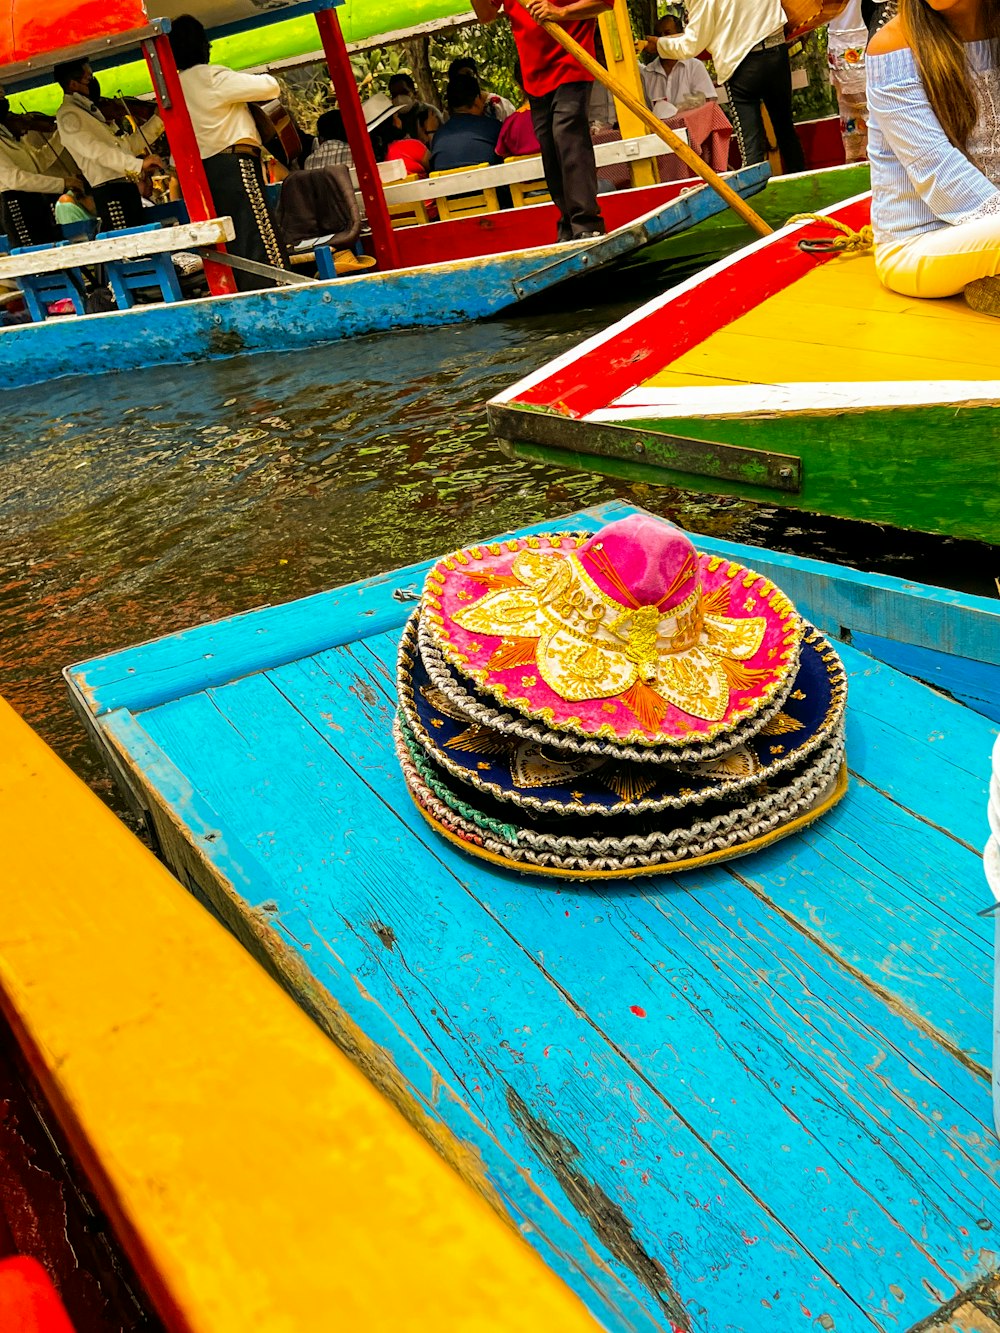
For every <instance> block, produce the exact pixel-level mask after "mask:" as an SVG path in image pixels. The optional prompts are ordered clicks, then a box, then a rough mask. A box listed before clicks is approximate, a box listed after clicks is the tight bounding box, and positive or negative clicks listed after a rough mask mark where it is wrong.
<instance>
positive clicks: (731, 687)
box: [421, 514, 802, 750]
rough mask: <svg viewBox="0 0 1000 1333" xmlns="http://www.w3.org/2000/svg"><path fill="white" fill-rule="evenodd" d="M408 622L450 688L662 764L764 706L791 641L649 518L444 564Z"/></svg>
mask: <svg viewBox="0 0 1000 1333" xmlns="http://www.w3.org/2000/svg"><path fill="white" fill-rule="evenodd" d="M421 621H422V624H423V626H424V627H425V629H426V632H427V634H428V636H429V638H430V640H431V642H432V644H433V645H434V647H436V649H437V650H438V651H439V652H440V653H441V655H442V656H443V658H444V659H445V661H446V663H447V664H448V665H449V666H450V667H451V668H453V669H454V671H455V672H456V673H457V675H458V677H459V678H460V679H465V680H466V681H467V682H469V683H470V686H471V688H472V689H473V690H474V691H475V692H476V694H478V695H479V696H480V697H482V696H490V697H492V698H493V699H494V700H496V701H497V702H498V703H499V704H500V705H501V706H502V708H503V709H505V710H509V711H510V712H512V713H514V714H516V715H520V716H523V717H526V718H531V719H536V720H538V721H540V722H542V723H544V724H545V726H546V727H547V728H550V729H551V730H553V731H554V732H557V733H565V734H568V735H572V736H577V737H583V738H593V739H603V740H606V741H609V742H611V743H613V744H617V745H637V746H640V747H648V748H650V749H652V748H659V747H668V748H669V749H671V750H672V749H680V748H685V747H686V748H690V747H691V746H692V745H694V746H698V745H699V744H702V743H708V742H711V741H713V740H715V739H716V738H723V737H726V736H729V735H730V734H732V733H734V732H736V731H737V730H739V729H741V728H744V727H745V725H746V724H748V723H750V722H751V720H752V719H753V718H755V717H756V716H757V715H759V714H762V713H763V712H765V711H766V710H768V708H773V707H774V706H775V705H776V703H777V701H778V700H779V699H780V698H781V697H782V693H783V692H785V691H787V689H788V688H789V686H790V684H791V681H792V679H793V677H794V674H795V671H796V669H797V666H798V659H799V643H800V638H801V633H802V627H801V622H800V621H799V617H798V615H797V614H796V611H795V608H794V607H793V606H792V604H791V602H790V601H789V599H788V598H787V597H786V596H785V595H784V593H782V592H781V591H780V590H779V589H777V588H776V587H775V586H774V585H773V584H772V583H770V582H769V581H768V580H767V579H765V578H764V577H763V576H761V575H760V574H757V573H755V572H754V571H753V570H752V569H748V568H746V567H745V566H743V565H740V564H736V563H733V562H731V561H727V560H724V559H722V558H720V557H719V556H708V555H704V554H701V553H699V552H698V551H696V550H695V548H694V545H693V544H692V542H691V541H690V539H689V538H688V537H687V536H686V535H685V534H684V533H683V532H682V531H681V530H680V529H679V528H677V527H675V526H674V525H673V524H671V523H668V522H666V521H665V520H663V519H659V518H655V517H654V516H653V515H649V514H635V515H630V516H629V517H628V518H624V519H621V520H619V521H618V522H616V523H611V524H609V525H608V526H607V527H605V528H603V529H601V531H599V532H597V533H595V534H593V535H590V536H582V535H575V534H570V535H561V534H555V533H553V534H548V535H543V536H537V537H521V538H517V539H511V540H509V541H504V542H491V543H489V544H487V545H485V546H473V547H470V548H468V549H467V550H463V551H457V552H455V553H454V554H453V555H450V556H447V557H445V558H444V559H443V560H440V561H439V562H438V563H437V565H435V567H434V568H433V569H432V570H431V572H430V574H429V575H428V577H427V582H426V585H425V588H424V595H423V601H422V605H421Z"/></svg>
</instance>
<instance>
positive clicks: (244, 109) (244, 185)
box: [170, 14, 288, 292]
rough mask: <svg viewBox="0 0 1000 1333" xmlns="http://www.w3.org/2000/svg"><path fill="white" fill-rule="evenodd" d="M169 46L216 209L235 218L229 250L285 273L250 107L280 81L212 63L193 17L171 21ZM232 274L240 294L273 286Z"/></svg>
mask: <svg viewBox="0 0 1000 1333" xmlns="http://www.w3.org/2000/svg"><path fill="white" fill-rule="evenodd" d="M170 47H171V50H172V51H173V53H174V59H175V60H176V62H177V68H178V70H179V71H180V80H181V87H182V88H183V90H184V99H185V101H186V102H187V108H188V111H189V113H190V115H191V124H192V126H193V127H194V133H195V138H196V139H197V140H198V150H199V152H200V153H201V157H202V162H203V163H204V167H205V175H206V176H207V177H208V187H209V189H210V190H211V192H212V200H213V202H214V204H215V211H216V213H217V214H218V215H219V216H220V217H226V216H228V217H231V218H232V220H233V227H234V229H235V232H236V236H235V239H234V240H232V241H230V242H229V243H228V245H227V247H226V248H227V250H228V251H229V253H230V254H232V255H237V256H239V257H240V258H242V259H249V260H251V261H253V262H255V263H258V264H266V265H268V266H269V267H271V268H280V269H287V268H288V255H287V252H286V250H285V246H284V242H283V241H282V239H281V236H280V234H279V232H278V229H277V227H276V226H275V221H274V216H273V213H272V211H271V205H270V203H269V201H268V197H267V194H266V192H265V190H264V165H263V161H262V152H263V150H262V147H261V138H260V134H259V132H258V130H257V126H256V124H255V123H254V119H253V116H252V115H251V114H250V107H249V104H250V103H251V102H270V101H273V100H274V99H275V98H276V97H278V96H280V93H281V89H280V88H279V86H278V81H277V79H275V78H273V77H272V75H270V74H246V73H243V72H239V73H237V72H236V71H235V70H232V69H229V68H227V67H226V66H225V65H211V64H209V57H210V47H209V41H208V35H207V34H206V32H205V29H204V28H203V27H202V25H201V23H200V22H199V21H198V19H196V18H194V17H193V16H192V15H191V14H182V15H180V17H179V18H176V19H174V21H173V25H172V27H171V29H170ZM234 276H235V278H236V286H237V287H238V288H239V290H240V291H241V292H246V291H254V290H256V289H258V288H261V287H273V286H275V285H276V284H275V282H274V280H273V279H272V278H268V277H265V276H263V275H260V274H257V273H249V272H246V271H243V270H240V269H236V270H235V272H234Z"/></svg>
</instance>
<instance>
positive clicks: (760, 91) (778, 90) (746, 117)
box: [726, 42, 806, 171]
mask: <svg viewBox="0 0 1000 1333" xmlns="http://www.w3.org/2000/svg"><path fill="white" fill-rule="evenodd" d="M726 92H727V93H728V95H729V109H730V111H731V112H732V115H731V116H730V119H731V120H732V122H733V128H734V129H735V131H736V142H737V143H738V144H739V146H740V153H741V154H742V157H743V165H744V166H750V165H751V163H753V162H766V161H767V140H766V139H765V137H764V118H763V117H762V116H761V114H760V104H761V102H763V103H764V105H765V106H766V107H767V114H768V115H769V116H770V117H771V124H772V125H773V126H774V137H775V139H776V140H777V142H778V150H779V152H780V153H781V160H782V162H783V163H784V167H785V170H786V171H804V170H805V165H806V164H805V158H804V157H803V156H802V145H801V144H800V143H799V136H798V135H797V134H796V133H795V125H794V123H793V121H792V70H791V66H790V65H789V63H788V47H787V46H786V45H785V44H784V42H782V43H781V45H780V46H771V47H768V49H767V50H766V51H751V52H750V54H749V55H748V56H744V58H743V60H742V61H740V63H739V64H738V65H737V66H736V69H735V70H734V71H733V73H732V75H731V77H730V78H729V80H728V82H727V83H726Z"/></svg>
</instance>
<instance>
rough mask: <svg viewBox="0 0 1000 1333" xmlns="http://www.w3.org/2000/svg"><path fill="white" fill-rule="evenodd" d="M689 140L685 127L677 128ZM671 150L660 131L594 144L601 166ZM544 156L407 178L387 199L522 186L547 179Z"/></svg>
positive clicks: (408, 200)
mask: <svg viewBox="0 0 1000 1333" xmlns="http://www.w3.org/2000/svg"><path fill="white" fill-rule="evenodd" d="M674 133H675V134H678V135H679V137H680V138H681V139H683V140H684V142H685V143H686V142H687V131H686V130H675V131H674ZM669 152H670V149H669V148H668V147H667V145H666V144H665V143H664V142H663V140H662V139H661V138H660V136H659V135H658V134H644V135H643V136H642V137H641V138H639V139H620V140H618V141H617V142H615V143H599V144H595V145H594V157H595V158H596V159H597V166H598V169H600V168H601V167H607V166H611V165H613V164H615V163H621V162H625V163H630V162H641V161H644V160H646V159H648V158H653V157H662V156H663V155H664V154H665V153H669ZM544 176H545V172H544V171H543V170H542V159H541V157H540V156H539V155H538V154H536V155H535V156H534V157H520V158H518V159H517V160H516V161H514V162H501V163H500V165H499V166H495V167H477V168H473V169H472V170H471V171H463V172H461V174H458V173H456V174H455V175H451V174H449V175H446V176H438V177H432V178H431V179H429V180H419V181H406V182H404V183H403V184H400V185H383V189H384V191H385V198H386V202H387V203H390V204H413V203H419V202H420V201H422V200H424V199H440V198H442V197H443V196H445V195H450V194H473V193H475V192H476V191H477V190H487V189H496V188H498V187H499V186H503V185H519V184H521V182H523V181H534V180H542V179H544Z"/></svg>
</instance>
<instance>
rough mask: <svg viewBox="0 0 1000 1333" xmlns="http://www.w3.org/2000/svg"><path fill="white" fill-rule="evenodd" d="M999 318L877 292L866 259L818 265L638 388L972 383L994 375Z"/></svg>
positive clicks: (998, 361)
mask: <svg viewBox="0 0 1000 1333" xmlns="http://www.w3.org/2000/svg"><path fill="white" fill-rule="evenodd" d="M998 367H1000V320H997V319H993V318H991V317H990V316H989V315H979V314H976V313H975V312H974V311H971V310H970V309H969V308H968V306H967V305H966V304H965V302H964V301H963V300H962V299H961V297H954V298H951V299H949V300H942V301H917V300H914V299H913V298H911V297H905V296H898V295H897V294H896V293H895V292H889V291H886V289H885V288H884V287H883V286H882V285H881V283H880V282H879V281H878V278H877V277H876V275H875V263H874V260H873V259H872V257H871V256H870V255H868V256H861V257H853V256H852V257H845V258H838V259H835V260H833V261H832V262H831V263H828V264H823V265H820V266H819V267H818V268H816V269H813V270H812V272H810V273H808V274H806V276H805V277H803V278H800V279H799V280H798V282H795V283H793V284H792V285H791V286H790V287H788V288H786V289H785V290H784V291H782V292H779V293H778V294H777V295H776V296H773V297H772V298H771V299H770V300H769V301H765V302H764V303H762V304H761V305H759V306H757V307H755V308H754V309H753V310H751V311H749V312H748V313H747V314H746V315H743V316H741V317H740V318H739V319H736V320H734V321H733V322H732V323H731V324H727V325H726V326H725V327H724V328H722V329H720V330H719V331H718V332H717V333H713V334H711V335H710V336H709V337H708V338H706V339H705V340H704V341H703V342H701V343H699V344H698V345H697V346H695V347H693V348H691V349H690V350H689V351H687V352H686V353H685V354H684V355H683V356H680V357H678V358H677V360H676V361H673V362H672V363H671V364H670V365H669V366H668V367H665V368H664V370H663V371H661V372H659V373H658V374H656V375H654V376H652V377H651V378H650V379H648V380H647V381H646V383H647V384H649V385H662V386H665V387H666V386H669V387H671V388H678V387H682V386H685V385H698V386H704V385H706V384H789V383H803V382H806V383H809V382H813V381H816V380H823V381H829V382H831V383H844V384H850V383H856V382H873V381H879V380H913V381H923V380H939V379H940V380H979V379H996V378H998V375H1000V371H998Z"/></svg>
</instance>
